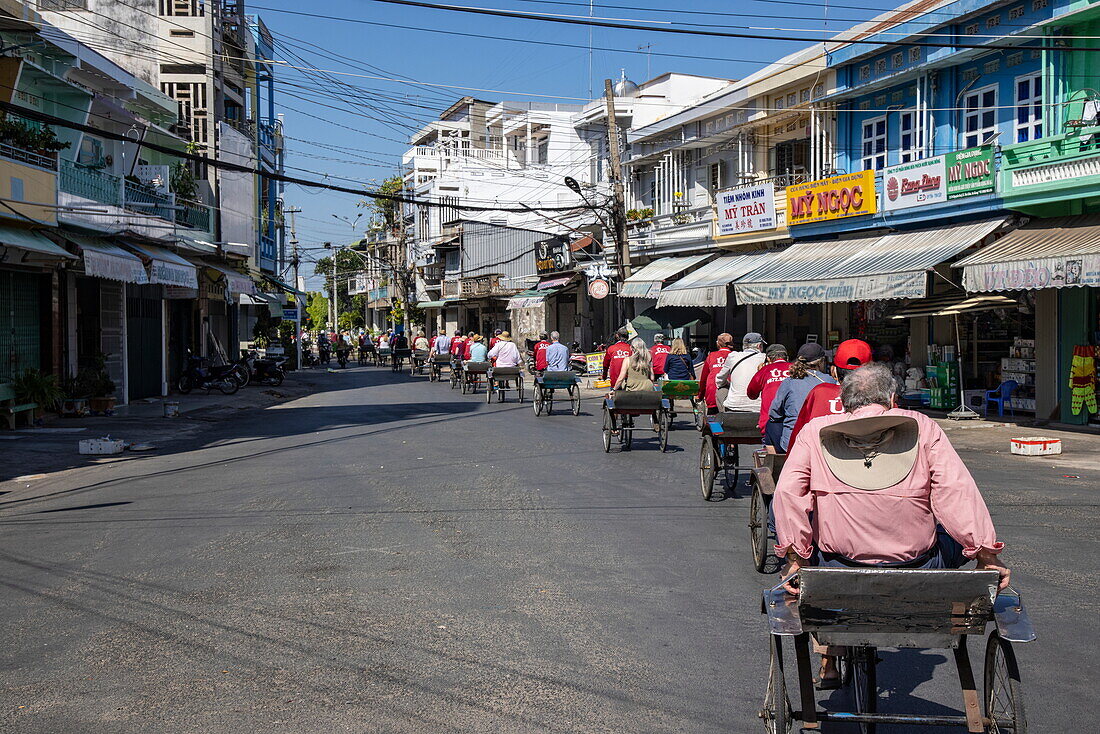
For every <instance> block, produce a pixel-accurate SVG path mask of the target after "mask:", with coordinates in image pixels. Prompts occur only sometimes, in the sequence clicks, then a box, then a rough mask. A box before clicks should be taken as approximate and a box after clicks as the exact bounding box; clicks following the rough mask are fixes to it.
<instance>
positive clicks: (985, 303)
mask: <svg viewBox="0 0 1100 734" xmlns="http://www.w3.org/2000/svg"><path fill="white" fill-rule="evenodd" d="M1019 305H1020V304H1019V302H1018V301H1016V300H1015V299H1012V298H1008V297H1006V296H973V295H967V294H966V293H950V294H947V295H942V296H932V297H931V298H922V299H920V300H918V301H913V302H912V303H909V304H907V305H906V306H905V308H903V309H901V310H900V311H898V312H897V313H896V314H894V315H893V316H891V317H890V318H893V319H918V318H926V317H930V316H954V315H955V314H960V313H977V312H978V311H994V310H996V309H999V308H1012V309H1015V308H1016V307H1017V306H1019Z"/></svg>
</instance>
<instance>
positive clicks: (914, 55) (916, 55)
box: [909, 46, 920, 64]
mask: <svg viewBox="0 0 1100 734" xmlns="http://www.w3.org/2000/svg"><path fill="white" fill-rule="evenodd" d="M919 62H920V49H919V48H918V47H916V46H910V47H909V63H910V64H916V63H919Z"/></svg>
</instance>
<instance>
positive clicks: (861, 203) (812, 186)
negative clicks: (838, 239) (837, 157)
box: [787, 171, 878, 226]
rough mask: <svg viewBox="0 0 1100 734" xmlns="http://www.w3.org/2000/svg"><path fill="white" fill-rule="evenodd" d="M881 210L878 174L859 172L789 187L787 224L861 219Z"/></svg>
mask: <svg viewBox="0 0 1100 734" xmlns="http://www.w3.org/2000/svg"><path fill="white" fill-rule="evenodd" d="M876 211H878V201H877V199H876V197H875V172H874V171H860V172H858V173H846V174H844V175H842V176H832V177H831V178H823V179H821V180H819V181H810V182H809V183H804V184H795V185H794V186H788V187H787V225H788V226H790V225H794V224H809V223H810V222H825V221H828V220H831V219H843V218H845V217H858V216H862V215H864V214H874V213H875V212H876Z"/></svg>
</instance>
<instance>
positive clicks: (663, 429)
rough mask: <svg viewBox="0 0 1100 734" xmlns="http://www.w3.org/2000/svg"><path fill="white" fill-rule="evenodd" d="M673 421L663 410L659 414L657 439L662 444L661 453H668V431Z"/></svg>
mask: <svg viewBox="0 0 1100 734" xmlns="http://www.w3.org/2000/svg"><path fill="white" fill-rule="evenodd" d="M671 426H672V421H671V420H670V419H669V417H668V414H667V413H665V412H664V411H663V410H662V411H661V412H660V413H658V414H657V438H658V439H660V442H661V453H662V454H663V453H664V452H666V451H668V431H669V428H670V427H671Z"/></svg>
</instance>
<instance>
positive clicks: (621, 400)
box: [615, 390, 664, 410]
mask: <svg viewBox="0 0 1100 734" xmlns="http://www.w3.org/2000/svg"><path fill="white" fill-rule="evenodd" d="M663 399H664V396H663V395H661V393H659V392H657V391H656V390H616V391H615V408H616V409H617V410H658V409H659V408H661V407H662V405H663V402H662V401H663Z"/></svg>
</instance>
